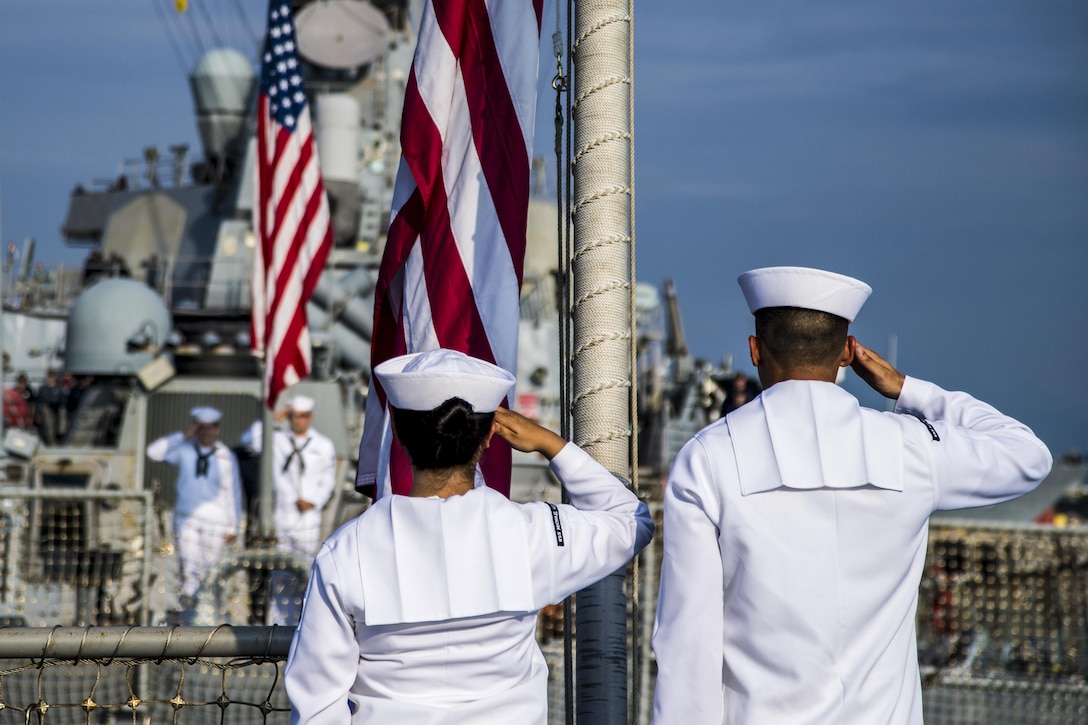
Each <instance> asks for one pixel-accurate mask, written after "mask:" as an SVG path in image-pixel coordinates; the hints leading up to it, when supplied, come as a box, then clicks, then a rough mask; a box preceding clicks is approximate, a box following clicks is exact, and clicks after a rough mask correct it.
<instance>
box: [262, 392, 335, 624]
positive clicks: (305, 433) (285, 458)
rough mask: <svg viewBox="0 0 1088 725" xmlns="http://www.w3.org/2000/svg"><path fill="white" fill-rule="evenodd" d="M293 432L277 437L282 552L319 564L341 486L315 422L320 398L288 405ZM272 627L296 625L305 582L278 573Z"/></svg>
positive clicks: (275, 458)
mask: <svg viewBox="0 0 1088 725" xmlns="http://www.w3.org/2000/svg"><path fill="white" fill-rule="evenodd" d="M286 410H287V421H288V427H287V428H286V429H283V430H277V431H276V432H275V433H273V434H272V444H273V445H272V449H273V456H272V480H273V485H274V488H275V509H274V522H275V526H276V549H277V550H278V551H281V552H284V553H287V554H293V555H295V556H297V557H299V558H301V559H302V560H304V561H305V562H306V566H307V567H309V565H310V564H311V563H312V562H313V558H314V556H315V555H316V554H317V547H318V545H319V544H320V543H321V540H320V532H321V510H322V509H323V508H324V507H325V504H326V503H328V501H329V499H330V498H331V497H332V494H333V490H334V489H335V487H336V449H335V448H334V447H333V444H332V441H331V440H329V439H328V438H327V437H326V436H323V435H321V434H320V433H318V432H317V431H316V430H315V429H314V428H313V426H312V425H311V421H312V420H313V415H314V399H313V398H310V397H307V396H305V395H296V396H294V398H292V399H291V401H290V402H289V403H288V405H287V409H286ZM269 589H270V600H269V607H268V623H269V624H296V623H297V622H298V617H299V613H300V612H301V611H302V595H303V592H304V591H305V582H304V581H300V580H299V579H298V577H296V576H295V575H294V574H293V573H292V572H287V571H279V570H278V571H275V572H273V573H272V576H271V577H270V581H269Z"/></svg>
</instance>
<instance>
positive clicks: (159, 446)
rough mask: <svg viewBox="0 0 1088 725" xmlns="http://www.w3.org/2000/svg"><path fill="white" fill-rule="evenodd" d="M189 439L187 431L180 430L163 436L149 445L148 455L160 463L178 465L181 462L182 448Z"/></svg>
mask: <svg viewBox="0 0 1088 725" xmlns="http://www.w3.org/2000/svg"><path fill="white" fill-rule="evenodd" d="M187 441H188V437H187V436H186V433H183V432H180V431H179V432H177V433H171V434H170V435H167V436H163V437H162V438H159V439H157V440H155V441H152V442H151V443H150V445H148V446H147V457H148V458H150V459H151V460H153V461H158V462H159V463H169V464H170V465H172V466H177V465H179V464H180V463H181V457H180V452H181V448H182V446H184V445H185V443H186V442H187Z"/></svg>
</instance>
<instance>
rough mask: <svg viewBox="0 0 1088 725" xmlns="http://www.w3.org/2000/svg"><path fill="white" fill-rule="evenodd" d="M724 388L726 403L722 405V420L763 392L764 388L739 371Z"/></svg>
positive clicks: (727, 381) (726, 382)
mask: <svg viewBox="0 0 1088 725" xmlns="http://www.w3.org/2000/svg"><path fill="white" fill-rule="evenodd" d="M722 387H723V388H724V392H725V402H723V403H722V413H721V417H722V418H724V417H725V416H726V415H728V414H729V413H732V412H733V411H734V410H736V409H737V408H739V407H740V406H742V405H744V404H745V403H747V402H748V401H749V400H752V399H753V398H755V397H756V396H757V395H759V394H760V393H761V392H763V388H761V387H759V383H757V382H756V381H755V380H752V379H751V378H750V377H748V376H747V375H745V374H744V373H742V372H739V371H738V372H737V374H736V375H734V376H733V377H732V378H729V379H728V380H726V381H725V384H724V385H723V386H722Z"/></svg>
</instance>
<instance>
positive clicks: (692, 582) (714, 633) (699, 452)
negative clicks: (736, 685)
mask: <svg viewBox="0 0 1088 725" xmlns="http://www.w3.org/2000/svg"><path fill="white" fill-rule="evenodd" d="M716 490H717V487H716V485H715V480H714V469H713V467H712V466H711V464H710V458H709V456H708V455H707V452H706V450H705V449H704V447H703V444H702V442H701V441H700V440H699V439H698V438H696V439H694V440H692V441H690V442H688V444H687V445H686V446H684V448H683V449H681V451H680V453H679V455H677V457H676V461H675V463H674V464H673V467H672V471H671V473H670V474H669V481H668V484H667V485H666V488H665V514H664V522H663V524H662V536H663V537H664V539H663V543H664V556H663V558H662V562H661V583H660V592H659V594H658V599H657V616H656V619H655V622H654V635H653V647H654V658H655V659H656V660H657V686H656V689H655V691H654V722H655V723H720V722H722V717H723V714H724V713H723V704H722V667H723V665H724V651H723V642H724V636H725V635H724V627H725V625H724V622H723V612H724V608H725V604H724V602H725V583H724V574H723V572H722V558H721V551H720V549H719V544H718V521H720V520H721V518H720V517H721V498H720V496H718V494H717V493H716Z"/></svg>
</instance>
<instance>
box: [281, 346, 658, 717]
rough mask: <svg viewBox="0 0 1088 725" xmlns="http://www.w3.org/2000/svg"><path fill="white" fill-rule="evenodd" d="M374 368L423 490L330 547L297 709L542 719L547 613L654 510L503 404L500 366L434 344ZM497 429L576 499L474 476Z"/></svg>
mask: <svg viewBox="0 0 1088 725" xmlns="http://www.w3.org/2000/svg"><path fill="white" fill-rule="evenodd" d="M374 373H375V375H377V376H378V380H379V381H380V382H381V385H382V387H383V388H384V390H385V392H386V394H387V396H388V401H389V405H390V406H391V408H392V421H393V428H394V433H395V435H396V436H397V438H398V440H399V441H400V442H401V443H402V444H403V445H404V447H405V448H406V450H407V453H408V456H409V458H410V459H411V462H412V473H413V483H412V491H411V494H410V495H408V496H400V495H390V496H385V497H382V498H380V499H378V500H377V501H376V502H375V503H374V505H373V506H372V507H370V508H369V509H368V510H367V511H366V512H365V513H363V514H362V515H361V516H360V517H359V518H357V519H355V520H353V521H351V522H349V523H347V524H345V525H344V526H342V527H341V528H340V529H339V530H338V531H337V532H336V533H334V534H333V535H332V536H331V537H329V538H328V539H327V540H326V541H325V543H324V544H323V545H322V546H321V550H320V552H319V553H318V555H317V559H316V561H315V562H314V567H313V572H312V574H311V577H310V585H309V589H308V590H307V593H306V601H305V605H304V607H303V611H302V620H301V622H300V623H299V627H298V630H297V631H296V633H295V638H294V641H293V642H292V645H291V652H290V655H289V657H288V661H287V669H286V674H285V681H286V687H287V694H288V696H289V698H290V700H291V721H292V723H345V722H354V723H427V724H428V725H442V724H447V723H448V724H453V723H457V724H459V725H466V724H468V725H470V724H473V723H477V724H483V723H488V724H490V723H517V724H518V725H544V723H546V722H547V670H548V668H547V665H546V664H545V661H544V657H543V655H542V654H541V652H540V648H539V647H538V646H537V643H536V636H535V634H536V621H537V611H538V610H539V609H540V608H541V607H543V606H545V605H547V604H551V603H554V602H558V601H560V600H562V599H563V598H564V597H566V596H567V595H569V594H571V593H572V592H575V591H578V590H579V589H582V588H583V587H585V586H587V585H589V584H591V583H592V582H594V581H597V580H598V579H600V578H602V577H604V576H605V575H607V574H609V573H610V572H612V571H615V570H616V569H617V568H619V567H621V566H623V565H624V564H625V563H626V562H627V561H628V560H629V559H630V558H631V557H632V556H634V555H635V554H636V553H637V552H638V551H639V550H640V549H641V548H642V547H643V546H645V545H646V544H647V543H648V542H649V541H650V538H651V537H652V536H653V522H652V521H651V519H650V515H649V512H648V510H647V508H646V506H645V504H643V503H642V502H640V501H639V500H638V499H637V498H636V497H635V495H634V494H633V493H631V492H630V491H629V490H627V488H626V487H624V486H623V484H622V483H621V482H619V481H618V480H617V479H616V478H615V477H614V476H612V474H610V473H609V472H608V471H607V470H606V469H604V468H603V467H602V466H601V465H600V464H598V463H597V462H596V461H594V460H593V459H592V458H591V457H590V456H589V455H588V454H587V453H585V452H584V451H582V450H581V449H580V448H578V447H577V446H575V445H573V444H570V443H567V442H566V441H564V440H563V439H562V438H560V437H559V436H557V435H556V434H554V433H552V432H551V431H548V430H546V429H544V428H541V427H540V426H538V425H536V424H535V423H533V422H531V421H530V420H528V419H527V418H524V417H522V416H520V415H518V414H516V413H512V412H510V411H508V410H504V409H499V408H498V406H499V405H500V404H501V402H502V401H503V399H504V398H505V397H506V395H507V394H508V393H509V392H510V390H511V388H512V387H513V384H514V378H513V376H512V375H510V374H509V373H507V372H506V371H505V370H503V369H502V368H499V367H497V366H494V365H491V364H489V363H485V362H483V361H480V360H477V359H474V358H470V357H468V356H466V355H463V354H461V353H458V352H453V351H449V350H432V351H429V352H424V353H417V354H413V355H405V356H402V357H398V358H393V359H392V360H388V361H386V362H384V363H382V364H381V365H378V366H377V367H376V368H375V370H374ZM492 434H497V435H499V436H500V437H502V438H503V439H504V440H506V441H508V442H509V443H510V445H511V446H513V447H514V448H515V449H517V450H521V451H536V452H539V453H542V454H543V455H544V456H546V457H547V458H549V459H550V460H551V470H552V471H553V472H554V473H555V475H556V476H557V477H558V478H559V480H560V481H562V482H563V484H564V485H565V486H566V488H567V491H568V493H569V494H570V499H571V505H556V504H550V503H544V502H536V503H529V504H518V503H514V502H512V501H509V500H508V499H507V498H505V497H504V496H503V495H502V494H500V493H498V492H496V491H494V490H492V489H489V488H486V487H479V488H476V487H474V478H475V471H476V462H477V461H478V459H479V457H480V455H481V453H482V451H483V449H484V448H485V447H486V446H487V445H488V443H489V442H490V439H491V436H492Z"/></svg>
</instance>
